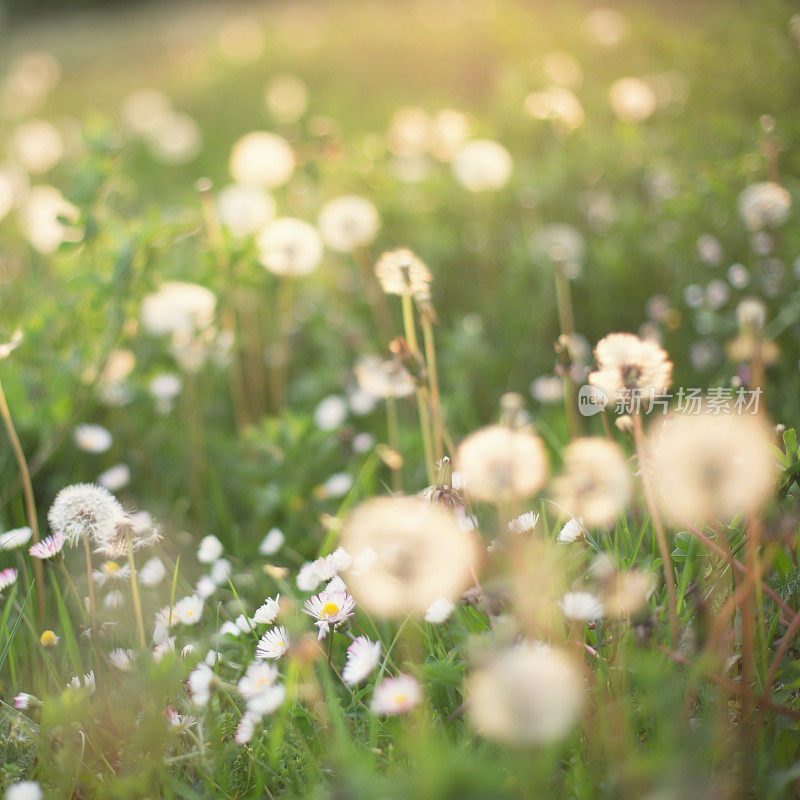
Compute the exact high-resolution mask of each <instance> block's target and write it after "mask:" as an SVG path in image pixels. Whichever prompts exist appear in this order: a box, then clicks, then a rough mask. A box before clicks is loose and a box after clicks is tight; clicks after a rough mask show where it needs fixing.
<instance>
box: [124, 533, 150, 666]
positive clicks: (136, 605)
mask: <svg viewBox="0 0 800 800" xmlns="http://www.w3.org/2000/svg"><path fill="white" fill-rule="evenodd" d="M125 541H126V544H127V545H128V564H129V565H130V568H131V596H132V598H133V609H134V611H135V613H136V631H137V633H138V636H139V647H140V648H141V649H142V651H144V650H146V649H147V640H146V639H145V635H144V619H143V617H142V598H141V596H140V595H139V576H138V574H137V572H136V561H135V559H134V557H133V545H132V544H131V537H130V536H127V537H126V538H125Z"/></svg>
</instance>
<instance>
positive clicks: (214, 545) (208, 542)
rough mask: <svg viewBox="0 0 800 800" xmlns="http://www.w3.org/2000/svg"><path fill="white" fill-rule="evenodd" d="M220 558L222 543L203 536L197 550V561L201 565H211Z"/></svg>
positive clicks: (214, 538) (213, 538)
mask: <svg viewBox="0 0 800 800" xmlns="http://www.w3.org/2000/svg"><path fill="white" fill-rule="evenodd" d="M221 556H222V542H221V541H220V540H219V539H217V537H216V536H212V535H210V534H209V535H208V536H204V537H203V538H202V539H201V540H200V546H199V547H198V548H197V560H198V561H199V562H200V563H201V564H213V563H214V562H215V561H217V560H218V559H219V558H221Z"/></svg>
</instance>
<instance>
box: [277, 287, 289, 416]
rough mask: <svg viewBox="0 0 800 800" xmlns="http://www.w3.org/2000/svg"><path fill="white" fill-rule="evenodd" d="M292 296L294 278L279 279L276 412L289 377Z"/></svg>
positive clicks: (281, 406) (283, 397) (278, 411)
mask: <svg viewBox="0 0 800 800" xmlns="http://www.w3.org/2000/svg"><path fill="white" fill-rule="evenodd" d="M293 298H294V280H293V279H292V278H289V277H284V278H281V279H280V282H279V284H278V300H277V303H278V313H277V319H278V335H277V342H276V347H275V350H274V352H275V358H276V360H277V364H275V366H274V370H273V376H272V405H273V409H272V410H273V411H274V412H275V413H276V414H278V413H280V412H281V411H282V410H283V404H284V399H285V396H286V384H287V381H288V377H289V334H290V332H291V331H290V328H291V325H290V323H291V313H292V300H293Z"/></svg>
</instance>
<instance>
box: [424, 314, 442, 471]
mask: <svg viewBox="0 0 800 800" xmlns="http://www.w3.org/2000/svg"><path fill="white" fill-rule="evenodd" d="M420 316H421V319H422V338H423V341H424V342H425V363H426V365H427V367H428V386H429V388H430V398H431V411H432V413H433V433H434V440H433V444H434V453H435V455H436V461H437V462H439V461H441V460H442V457H443V456H444V423H443V422H442V405H441V396H440V394H439V374H438V370H437V368H436V346H435V344H434V338H433V323H432V322H431V318H430V316H429V315H428V314H421V315H420Z"/></svg>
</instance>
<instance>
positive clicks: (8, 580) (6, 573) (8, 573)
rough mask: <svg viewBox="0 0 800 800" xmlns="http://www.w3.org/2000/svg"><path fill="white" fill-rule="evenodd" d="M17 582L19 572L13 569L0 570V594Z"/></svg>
mask: <svg viewBox="0 0 800 800" xmlns="http://www.w3.org/2000/svg"><path fill="white" fill-rule="evenodd" d="M16 582H17V571H16V570H15V569H14V568H13V567H8V569H4V570H0V592H4V591H5V590H6V589H8V587H9V586H13V585H14V584H15V583H16Z"/></svg>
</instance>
